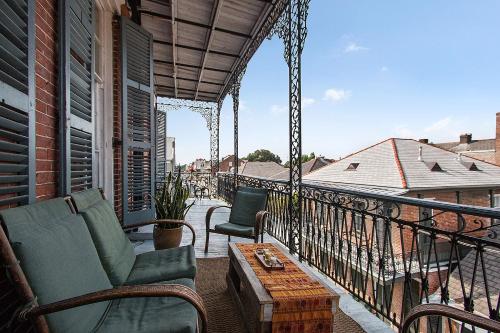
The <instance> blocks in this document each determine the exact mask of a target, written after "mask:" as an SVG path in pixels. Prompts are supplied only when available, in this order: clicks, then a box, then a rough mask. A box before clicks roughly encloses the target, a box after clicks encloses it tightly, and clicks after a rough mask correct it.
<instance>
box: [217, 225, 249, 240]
mask: <svg viewBox="0 0 500 333" xmlns="http://www.w3.org/2000/svg"><path fill="white" fill-rule="evenodd" d="M215 231H219V232H223V233H226V234H231V235H235V236H246V237H253V236H254V234H255V233H254V227H249V226H246V225H240V224H234V223H221V224H217V225H216V226H215Z"/></svg>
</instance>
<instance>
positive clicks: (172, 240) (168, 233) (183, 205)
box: [153, 173, 194, 250]
mask: <svg viewBox="0 0 500 333" xmlns="http://www.w3.org/2000/svg"><path fill="white" fill-rule="evenodd" d="M188 198H189V189H188V188H187V187H186V186H185V185H183V184H182V179H181V176H180V175H177V176H176V177H174V176H172V173H169V174H168V176H167V178H166V179H165V183H164V184H163V187H162V188H161V189H159V190H158V191H157V192H156V195H155V197H154V200H155V203H156V219H157V220H169V221H170V222H174V223H161V224H156V225H155V226H154V230H153V242H154V245H155V249H156V250H161V249H168V248H172V247H178V246H179V245H180V244H181V240H182V224H179V223H175V222H176V221H178V222H183V221H184V219H185V217H186V214H187V212H188V211H189V209H190V208H191V207H192V206H193V204H194V201H193V202H192V203H191V204H189V205H188V204H187V202H186V201H187V199H188Z"/></svg>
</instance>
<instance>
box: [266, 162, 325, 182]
mask: <svg viewBox="0 0 500 333" xmlns="http://www.w3.org/2000/svg"><path fill="white" fill-rule="evenodd" d="M332 162H334V160H329V159H326V158H324V157H323V156H319V157H316V158H313V159H312V160H309V161H307V162H305V163H302V176H305V175H307V174H309V173H311V172H313V171H316V170H318V169H319V168H322V167H324V166H326V165H328V164H330V163H332ZM273 178H274V179H280V180H281V179H282V180H288V179H290V170H289V168H285V170H283V171H282V172H280V173H279V174H277V175H275V176H274V177H273Z"/></svg>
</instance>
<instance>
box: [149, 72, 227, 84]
mask: <svg viewBox="0 0 500 333" xmlns="http://www.w3.org/2000/svg"><path fill="white" fill-rule="evenodd" d="M154 75H156V76H160V77H168V78H173V77H174V76H173V75H168V74H159V73H155V74H154ZM176 78H177V80H182V81H190V82H198V80H197V79H190V78H187V77H182V76H179V75H177V77H176ZM201 83H204V84H213V85H215V86H222V85H223V83H220V82H212V81H204V80H202V81H201Z"/></svg>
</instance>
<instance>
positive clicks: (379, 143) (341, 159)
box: [328, 138, 393, 165]
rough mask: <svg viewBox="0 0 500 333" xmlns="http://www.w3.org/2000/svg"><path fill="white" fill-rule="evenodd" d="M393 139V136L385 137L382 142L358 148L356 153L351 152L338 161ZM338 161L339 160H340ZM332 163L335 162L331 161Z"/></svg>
mask: <svg viewBox="0 0 500 333" xmlns="http://www.w3.org/2000/svg"><path fill="white" fill-rule="evenodd" d="M391 139H393V138H389V139H385V140H382V141H380V142H378V143H375V144H373V145H371V146H368V147H365V148H363V149H360V150H358V151H356V152H354V153H351V154H349V155H347V156H346V157H343V158H341V159H339V160H338V161H342V160H345V159H347V158H349V157H351V156H354V155H357V154H359V153H362V152H364V151H366V150H368V149H371V148H373V147H375V146H378V145H381V144H382V143H384V142H387V141H389V140H391ZM338 161H337V162H338ZM331 164H334V163H331ZM331 164H328V165H331Z"/></svg>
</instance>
